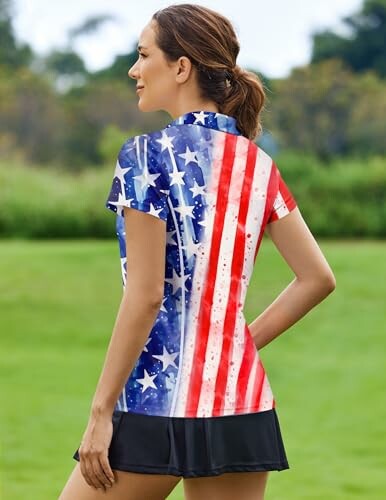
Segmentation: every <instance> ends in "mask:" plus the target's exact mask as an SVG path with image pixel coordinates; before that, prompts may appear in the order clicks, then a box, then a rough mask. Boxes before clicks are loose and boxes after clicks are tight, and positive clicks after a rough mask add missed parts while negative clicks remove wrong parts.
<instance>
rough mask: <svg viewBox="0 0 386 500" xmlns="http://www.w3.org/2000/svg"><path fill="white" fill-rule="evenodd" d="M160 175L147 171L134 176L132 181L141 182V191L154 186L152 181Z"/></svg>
mask: <svg viewBox="0 0 386 500" xmlns="http://www.w3.org/2000/svg"><path fill="white" fill-rule="evenodd" d="M160 175H161V174H160V173H157V174H150V173H149V172H148V171H145V170H144V171H143V172H142V173H141V174H140V175H135V176H134V177H133V179H137V180H138V181H140V182H141V189H143V188H144V187H145V186H148V185H150V186H155V182H154V179H157V177H159V176H160Z"/></svg>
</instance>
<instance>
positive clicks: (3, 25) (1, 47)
mask: <svg viewBox="0 0 386 500" xmlns="http://www.w3.org/2000/svg"><path fill="white" fill-rule="evenodd" d="M12 13H13V12H12V2H11V0H0V66H3V67H7V68H10V69H16V68H21V67H23V66H26V65H28V64H29V63H30V62H31V60H32V56H33V53H32V50H31V47H30V46H29V45H27V44H19V43H18V42H17V41H16V38H15V34H14V31H13V26H12Z"/></svg>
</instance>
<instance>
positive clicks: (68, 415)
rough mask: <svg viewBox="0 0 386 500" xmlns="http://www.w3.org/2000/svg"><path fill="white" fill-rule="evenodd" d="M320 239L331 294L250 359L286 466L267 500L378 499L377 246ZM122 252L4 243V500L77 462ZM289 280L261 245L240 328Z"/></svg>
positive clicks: (380, 347) (382, 486)
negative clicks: (275, 422) (272, 407)
mask: <svg viewBox="0 0 386 500" xmlns="http://www.w3.org/2000/svg"><path fill="white" fill-rule="evenodd" d="M319 244H320V246H321V248H322V250H323V252H324V253H325V255H326V257H327V259H328V261H329V263H330V265H331V267H332V268H333V270H334V272H335V276H336V279H337V288H336V290H335V291H334V292H333V294H331V295H330V296H329V297H328V298H327V299H326V300H325V301H323V302H322V303H321V304H320V305H319V306H317V307H316V308H315V309H313V310H312V311H310V312H309V313H308V315H307V316H306V317H304V318H303V319H302V320H300V321H299V322H298V323H297V324H296V325H294V326H292V327H291V328H290V329H289V330H288V331H287V332H285V333H284V334H282V335H281V336H280V337H278V338H276V339H275V340H274V341H273V342H271V343H270V344H269V345H268V346H266V347H265V348H264V349H262V350H261V351H260V356H261V359H262V361H263V364H264V366H265V368H266V370H267V373H268V376H269V380H270V383H271V386H272V389H273V392H274V395H275V398H276V401H277V407H276V408H277V412H278V415H279V419H280V423H281V429H282V434H283V439H284V443H285V446H286V451H287V456H288V460H289V463H290V469H289V470H286V471H282V472H280V473H279V472H272V473H271V474H270V478H269V481H268V486H267V495H266V498H267V500H303V499H304V500H311V499H312V500H313V499H315V500H316V499H320V500H326V499H331V500H332V499H342V500H346V499H347V500H349V499H365V500H371V499H374V500H380V499H382V498H385V496H384V495H385V491H386V474H385V470H386V453H385V443H386V426H385V422H386V404H385V379H386V375H385V368H384V367H385V348H386V335H385V333H386V330H385V320H386V315H385V297H386V281H385V279H384V278H385V275H386V258H385V257H386V244H385V243H380V242H360V241H354V242H333V241H329V242H327V241H326V242H324V241H323V242H319ZM118 255H119V254H118V244H117V242H116V241H114V240H111V241H97V240H88V241H45V242H42V241H40V242H39V241H32V242H31V241H17V240H14V241H1V242H0V331H1V343H2V345H1V354H0V355H1V360H0V361H1V363H0V370H1V373H0V375H1V389H2V390H1V400H0V404H1V410H0V411H1V422H0V423H1V430H0V432H1V443H0V445H1V482H2V490H3V491H2V494H1V495H0V496H1V498H4V499H6V500H19V499H20V500H22V499H23V500H25V499H26V500H46V499H47V500H48V499H56V498H57V497H58V493H59V491H60V490H61V488H62V487H63V484H64V483H65V481H66V480H67V477H68V475H69V473H70V471H71V469H72V468H73V466H74V465H75V463H76V462H75V460H73V458H72V454H73V452H74V451H75V449H76V448H77V447H78V444H79V441H80V438H81V435H82V434H83V431H84V429H85V426H86V423H87V418H88V412H89V405H90V403H91V399H92V396H93V393H94V389H95V385H96V383H97V380H98V377H99V373H100V370H101V367H102V364H103V360H104V354H105V350H106V348H107V345H108V341H109V336H110V334H111V331H112V328H113V324H114V321H115V315H116V313H117V311H118V306H119V302H120V297H121V293H122V286H121V277H120V264H119V257H118ZM292 278H293V275H292V272H291V270H290V269H289V268H288V267H287V265H286V263H285V261H284V260H283V259H282V257H281V256H280V254H279V253H278V251H277V250H276V249H275V247H274V246H273V245H272V243H271V242H270V240H268V239H267V240H264V241H263V244H262V247H261V251H260V254H259V256H258V259H257V261H256V266H255V270H254V274H253V278H252V282H251V285H250V288H249V291H248V297H247V305H246V308H245V316H246V318H247V320H248V322H251V321H252V320H253V319H254V318H255V317H256V316H257V315H258V314H259V313H260V312H261V311H262V310H263V309H264V308H265V307H266V306H267V305H268V304H269V303H270V302H271V301H272V300H273V299H274V298H275V297H276V296H277V295H278V294H279V292H280V291H281V290H282V289H283V288H284V287H285V286H286V285H287V284H288V283H289V282H290V281H291V280H292ZM169 498H170V499H172V500H177V499H182V498H183V493H182V482H180V483H179V485H178V486H177V488H176V489H175V490H174V492H173V494H172V495H170V497H169ZM203 500H204V499H203Z"/></svg>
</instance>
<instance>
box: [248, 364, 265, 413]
mask: <svg viewBox="0 0 386 500" xmlns="http://www.w3.org/2000/svg"><path fill="white" fill-rule="evenodd" d="M264 378H265V370H264V367H263V364H262V362H261V359H259V363H258V365H257V374H256V378H255V385H254V386H253V394H252V408H251V409H250V411H259V407H260V399H261V395H262V390H263V382H264Z"/></svg>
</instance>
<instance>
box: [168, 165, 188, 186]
mask: <svg viewBox="0 0 386 500" xmlns="http://www.w3.org/2000/svg"><path fill="white" fill-rule="evenodd" d="M184 175H185V172H179V171H178V170H176V169H175V168H174V169H173V172H172V173H171V174H170V178H171V182H170V185H171V186H173V184H179V185H180V186H183V185H184V184H185V181H184V180H183V179H182V178H183V176H184Z"/></svg>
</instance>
